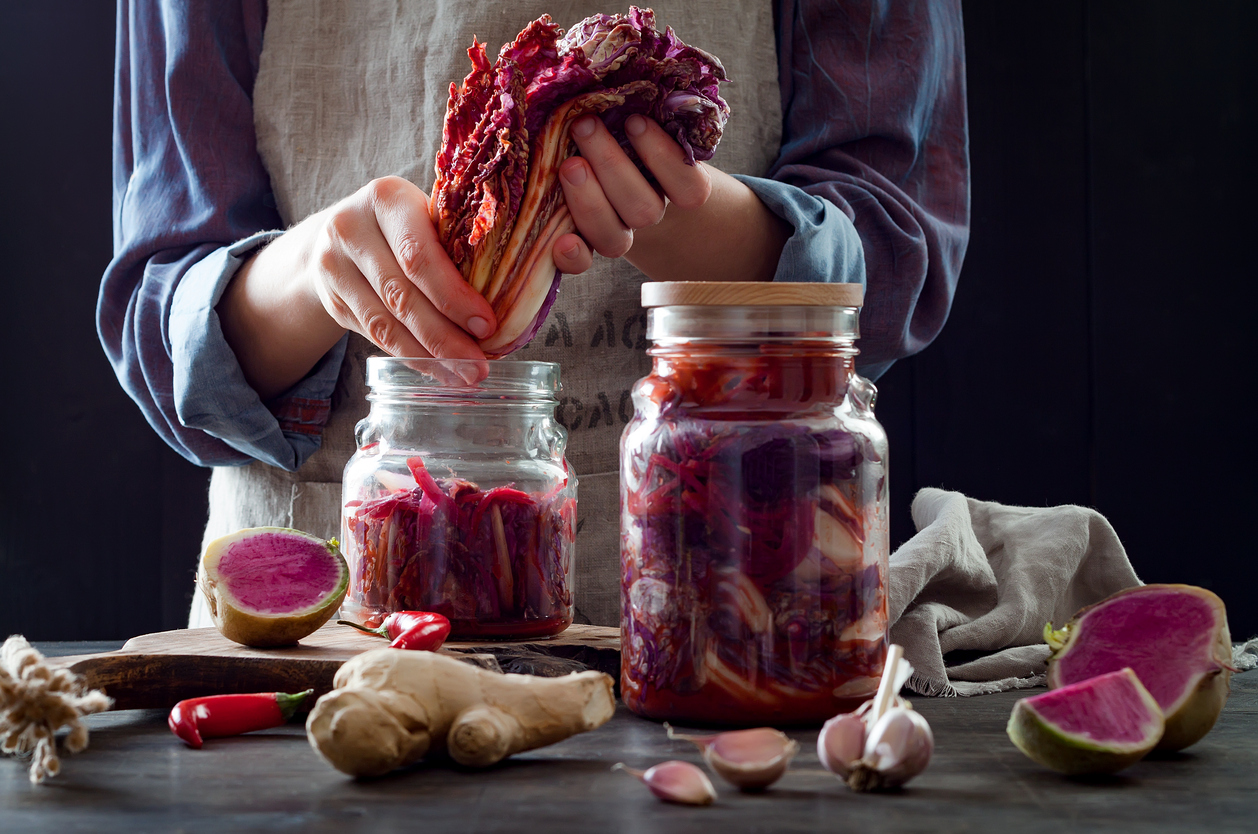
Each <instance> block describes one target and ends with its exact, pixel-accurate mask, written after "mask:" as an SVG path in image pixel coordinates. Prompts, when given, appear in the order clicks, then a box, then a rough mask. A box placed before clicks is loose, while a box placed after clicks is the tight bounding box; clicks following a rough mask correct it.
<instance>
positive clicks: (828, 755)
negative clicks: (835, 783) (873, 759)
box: [817, 712, 865, 779]
mask: <svg viewBox="0 0 1258 834" xmlns="http://www.w3.org/2000/svg"><path fill="white" fill-rule="evenodd" d="M863 755H865V722H864V721H862V720H861V717H860V716H859V715H857V714H856V713H854V712H845V713H843V714H842V715H836V716H834V717H833V718H831V719H830V720H829V721H827V722H826V723H825V725H823V726H822V728H821V732H820V733H818V734H817V758H818V759H821V766H822V767H824V768H825V769H826V770H828V771H830V772H831V773H833V774H835V775H837V776H839V777H840V778H842V779H847V777H848V776H849V775H851V773H852V768H854V767H856V763H857V762H859V761H860V759H861V756H863Z"/></svg>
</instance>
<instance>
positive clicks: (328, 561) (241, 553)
mask: <svg viewBox="0 0 1258 834" xmlns="http://www.w3.org/2000/svg"><path fill="white" fill-rule="evenodd" d="M218 574H219V576H220V577H221V578H222V581H224V582H225V583H226V584H227V588H228V590H229V591H230V592H231V594H232V596H234V597H235V598H236V599H237V600H239V602H240V603H241V605H242V606H244V607H246V608H250V609H252V610H254V611H258V612H261V613H267V614H281V613H286V612H290V611H300V610H302V609H303V608H308V607H310V606H311V605H314V604H315V603H317V602H320V601H322V600H323V599H325V598H326V597H327V595H328V594H330V593H331V592H332V591H333V590H335V589H336V586H337V585H338V584H339V583H340V581H341V568H340V564H339V563H338V560H337V559H335V558H333V557H332V556H330V555H329V551H328V546H327V545H326V544H321V543H319V542H315V541H311V540H310V539H308V538H305V537H303V536H293V535H287V534H285V533H260V534H257V535H253V536H250V537H248V538H244V539H240V540H239V541H235V542H232V544H231V545H229V546H228V548H227V552H225V553H224V554H223V555H222V557H221V558H220V560H219V563H218Z"/></svg>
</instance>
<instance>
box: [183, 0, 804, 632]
mask: <svg viewBox="0 0 1258 834" xmlns="http://www.w3.org/2000/svg"><path fill="white" fill-rule="evenodd" d="M268 6H269V8H268V15H267V23H266V31H265V35H264V40H263V48H262V56H261V61H260V64H259V69H258V77H257V81H256V84H255V86H254V91H253V104H254V121H255V125H256V127H257V137H258V149H259V153H260V154H261V157H262V160H263V162H264V163H265V165H266V168H267V171H268V172H269V173H270V176H271V185H272V188H273V190H274V193H275V198H276V201H277V204H278V207H279V212H280V216H281V218H282V219H283V221H284V223H285V224H287V225H291V224H293V223H296V222H298V221H300V220H301V219H303V218H305V217H307V216H309V215H310V214H313V213H314V212H317V211H319V210H321V209H323V208H325V207H327V206H328V205H331V204H332V203H334V202H336V201H338V200H340V199H342V198H343V197H346V196H348V195H349V194H351V193H353V192H354V191H356V190H357V189H359V188H361V187H362V186H363V185H365V184H366V183H368V182H369V181H371V180H372V179H374V178H376V177H380V176H385V175H389V174H396V175H399V176H402V177H405V178H406V179H408V180H410V181H411V182H413V183H415V184H416V185H418V186H419V187H420V188H422V189H423V190H424V192H425V193H431V188H432V183H433V179H434V171H433V160H434V158H435V156H436V153H437V149H438V147H439V145H440V142H441V126H442V119H443V117H444V115H445V108H446V101H447V99H448V97H449V85H450V83H451V82H452V81H454V82H458V81H461V80H462V79H463V77H464V76H465V75H466V74H467V72H468V70H469V69H470V62H469V61H468V59H467V54H466V49H467V47H468V46H469V45H470V44H471V42H472V38H473V36H474V35H475V36H476V37H478V38H479V39H480V40H481V41H482V42H485V43H487V45H488V46H487V52H488V54H489V55H490V56H491V58H492V57H494V56H496V55H497V53H498V50H499V48H500V47H501V45H502V44H503V43H507V42H510V41H511V40H513V39H514V38H515V36H516V34H517V33H518V32H519V31H520V30H521V29H522V28H523V27H524V26H525V24H527V23H528V22H529V21H531V20H533V19H535V18H537V17H539V16H541V15H542V14H543V13H546V14H550V15H551V18H552V19H553V20H554V21H555V22H556V23H557V24H559V25H560V26H563V27H565V28H566V27H569V26H572V25H573V24H575V23H577V22H578V21H579V20H581V19H582V18H584V17H586V16H588V15H590V14H596V13H613V12H620V13H623V12H625V11H626V9H627V6H620V7H618V6H616V5H615V4H613V5H610V6H609V5H608V4H607V3H606V2H604V3H596V2H592V0H423V2H405V0H354V2H345V1H344V0H270V3H269V4H268ZM652 7H653V8H654V9H655V12H656V22H657V24H658V25H659V26H660V27H661V28H663V27H664V26H671V27H672V28H673V30H674V31H675V32H676V33H677V34H678V36H679V37H680V38H681V39H682V40H684V41H685V42H686V43H689V44H693V45H695V46H698V47H700V48H702V49H704V50H706V51H707V52H709V53H711V54H713V55H716V56H718V57H719V58H720V60H721V62H722V64H723V65H724V66H725V69H726V72H727V74H728V75H729V77H730V78H731V79H733V82H734V83H731V84H723V85H722V88H721V94H722V96H723V97H724V98H725V99H726V100H727V101H728V102H729V105H730V114H731V115H730V119H729V122H728V124H727V126H726V128H725V132H724V135H723V137H722V139H721V142H720V145H719V146H718V147H717V150H716V155H715V157H714V158H713V159H712V161H711V163H710V164H712V165H714V166H715V167H717V168H720V169H721V170H723V171H725V172H727V173H745V174H753V175H757V176H763V175H764V174H765V173H766V172H767V171H768V168H769V165H770V164H771V163H772V161H773V160H774V159H775V158H776V156H777V153H778V148H779V145H780V140H781V101H780V95H779V92H778V76H777V67H778V63H777V52H776V46H775V41H774V33H773V24H774V21H773V10H772V3H771V2H770V0H662V2H657V3H654V4H652ZM644 280H645V277H644V276H643V275H642V273H641V272H639V271H638V270H637V269H635V268H634V267H633V266H631V265H630V264H629V263H628V262H626V261H624V260H619V259H618V260H607V259H605V258H602V257H600V256H598V255H595V257H594V266H593V267H592V268H591V269H590V270H588V271H587V272H585V273H583V274H581V275H569V276H564V278H563V282H562V284H561V285H560V290H559V296H558V299H557V300H556V302H555V304H554V306H553V308H552V309H551V311H550V313H549V316H548V318H547V320H546V322H545V323H544V324H543V326H542V328H541V330H539V331H538V334H537V336H536V337H535V338H534V340H533V342H532V343H531V344H530V345H529V346H528V347H526V348H524V349H522V350H520V351H517V352H516V353H514V354H512V356H511V357H510V358H511V359H531V360H544V361H548V362H558V363H559V364H560V366H561V380H562V385H563V390H562V392H561V394H560V397H561V400H560V404H559V407H558V409H557V413H556V417H557V419H558V421H559V422H560V423H562V424H563V425H564V426H565V427H566V428H567V429H568V432H569V444H568V450H567V457H568V462H569V464H570V465H571V466H572V467H573V468H574V469H575V470H576V473H577V477H578V479H579V485H578V492H577V508H578V521H577V525H578V526H577V529H578V533H577V540H576V541H577V543H576V554H575V558H574V568H573V585H574V587H573V591H574V597H575V606H576V617H577V621H578V622H592V623H595V624H599V625H616V624H618V623H619V620H620V536H619V477H618V443H619V438H620V433H621V431H622V429H623V428H624V425H625V423H627V422H628V421H629V418H630V417H632V416H633V404H632V401H631V400H630V398H629V389H630V387H631V386H632V385H633V383H634V382H635V381H636V380H638V379H639V378H640V377H642V376H644V375H645V374H646V373H647V372H648V371H649V369H650V360H649V358H648V357H647V355H646V353H645V348H646V347H647V341H646V333H645V329H646V314H645V312H644V311H643V310H642V308H641V305H640V298H639V286H640V284H641V283H642V282H643V281H644ZM380 352H381V351H379V349H378V348H376V347H375V346H374V345H372V344H371V343H370V342H368V341H367V340H366V339H364V338H362V337H361V336H359V335H358V334H355V333H351V334H350V338H349V347H348V349H347V351H346V356H345V361H344V363H343V365H342V367H341V371H340V377H339V379H338V381H337V384H336V389H335V392H334V394H333V396H332V411H331V416H330V418H329V420H328V423H327V426H326V427H325V429H324V431H323V443H322V446H321V448H320V449H319V450H318V451H317V452H315V454H313V455H312V456H311V457H310V459H309V460H308V461H307V462H306V463H305V465H303V466H302V467H301V468H300V469H299V470H298V471H297V472H286V471H284V470H281V469H277V468H275V467H272V466H269V465H267V464H263V463H253V464H250V465H247V466H241V467H216V468H215V470H214V473H213V475H212V477H211V480H210V513H209V521H208V523H207V526H206V530H205V538H204V542H207V543H208V542H209V541H211V540H213V539H214V538H217V537H219V536H223V535H226V534H228V533H231V532H234V531H236V530H239V529H241V528H243V527H258V526H265V525H277V526H282V527H294V528H297V529H299V530H304V531H306V532H309V533H312V534H314V535H318V536H322V537H324V538H330V537H332V536H339V534H340V517H341V508H340V501H341V474H342V469H343V468H344V466H345V463H346V461H348V460H349V457H350V456H351V455H352V454H353V453H354V426H355V424H356V423H357V422H358V421H359V420H361V419H362V418H363V417H365V416H366V414H367V401H366V394H367V386H366V382H365V380H366V359H367V357H368V356H370V355H373V354H378V353H380ZM190 624H191V625H193V626H205V625H210V624H211V622H210V620H209V617H208V612H207V611H206V606H205V602H204V599H203V598H202V597H201V594H200V592H197V593H196V596H195V598H194V602H193V609H192V616H191V618H190Z"/></svg>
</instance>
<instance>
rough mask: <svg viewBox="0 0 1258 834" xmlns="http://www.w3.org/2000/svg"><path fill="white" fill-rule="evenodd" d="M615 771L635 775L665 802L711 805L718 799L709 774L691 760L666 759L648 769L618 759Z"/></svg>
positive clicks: (614, 766) (613, 768) (613, 767)
mask: <svg viewBox="0 0 1258 834" xmlns="http://www.w3.org/2000/svg"><path fill="white" fill-rule="evenodd" d="M612 770H623V771H625V772H626V773H628V774H629V775H631V776H636V777H637V778H638V779H640V780H641V781H642V783H643V784H644V785H646V786H647V787H648V788H650V789H651V793H653V794H655V795H656V796H657V797H659V798H660V799H662V800H664V801H665V802H676V803H678V804H681V805H711V804H712V803H713V802H715V801H716V789H715V788H713V787H712V782H711V781H710V780H709V779H708V777H707V774H705V773H704V772H703V771H702V770H700V769H699V768H698V767H697V766H695V765H692V764H691V763H690V762H679V761H671V762H663V763H661V764H657V765H655V766H654V767H650V768H647V769H646V770H645V771H641V770H634V769H633V768H631V767H627V766H626V765H625V764H624V762H617V763H616V764H615V765H613V766H612Z"/></svg>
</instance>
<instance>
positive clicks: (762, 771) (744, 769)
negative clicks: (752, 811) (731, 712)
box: [664, 724, 799, 791]
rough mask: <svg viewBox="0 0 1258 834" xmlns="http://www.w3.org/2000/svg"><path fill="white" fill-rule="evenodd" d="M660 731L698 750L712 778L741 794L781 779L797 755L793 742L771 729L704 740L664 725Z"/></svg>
mask: <svg viewBox="0 0 1258 834" xmlns="http://www.w3.org/2000/svg"><path fill="white" fill-rule="evenodd" d="M664 727H665V729H667V730H668V737H669V738H671V739H680V740H682V741H689V742H690V743H692V744H694V745H695V746H696V747H698V748H699V749H700V750H701V751H703V760H704V761H705V762H707V763H708V767H710V768H712V771H713V772H714V773H716V775H718V776H720V777H721V778H722V779H724V780H725V781H726V782H729V783H730V784H731V785H734V786H735V787H737V788H739V789H741V790H744V791H758V790H764V789H765V788H767V787H769V786H770V785H772V784H773V783H774V782H776V781H777V780H778V779H781V778H782V774H784V773H786V769H787V768H788V767H789V766H790V763H791V759H793V758H795V754H796V753H798V752H799V743H798V742H797V741H795V740H794V739H792V738H789V737H788V736H787V735H786V734H785V733H783V732H781V731H779V730H775V729H773V728H772V727H758V728H756V729H753V730H733V731H731V732H727V733H717V734H716V735H707V736H692V735H684V734H681V733H675V732H673V728H672V727H670V726H668V725H667V724H665V725H664Z"/></svg>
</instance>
